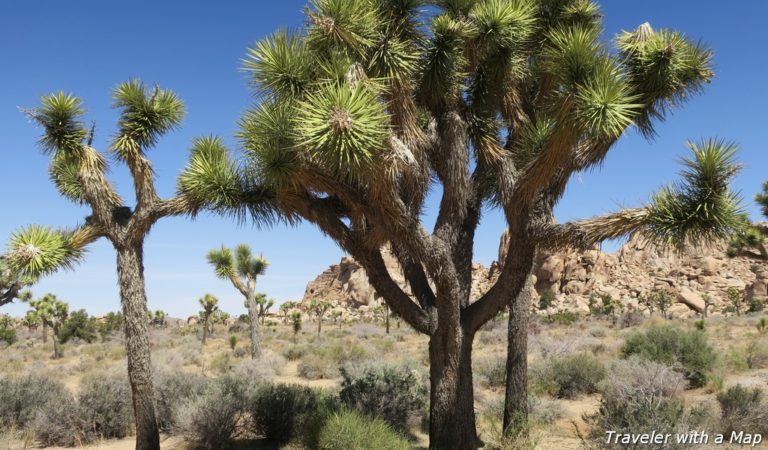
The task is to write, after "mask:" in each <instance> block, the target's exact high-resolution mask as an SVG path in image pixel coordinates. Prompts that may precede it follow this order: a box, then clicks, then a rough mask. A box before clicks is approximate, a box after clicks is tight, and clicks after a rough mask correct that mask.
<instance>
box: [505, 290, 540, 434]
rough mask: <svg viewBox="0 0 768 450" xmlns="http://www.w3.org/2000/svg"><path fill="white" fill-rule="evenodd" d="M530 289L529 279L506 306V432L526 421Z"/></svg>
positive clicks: (522, 425) (521, 425) (523, 424)
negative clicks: (507, 321)
mask: <svg viewBox="0 0 768 450" xmlns="http://www.w3.org/2000/svg"><path fill="white" fill-rule="evenodd" d="M532 289H533V287H532V286H531V283H530V279H529V281H528V283H526V285H525V287H524V288H523V289H522V290H521V291H520V293H519V294H518V295H517V297H515V298H514V299H513V300H512V302H511V303H510V305H509V325H508V329H507V364H506V394H505V398H504V425H503V426H504V432H505V433H507V432H509V431H513V430H515V429H516V427H524V426H525V424H526V422H527V421H528V312H529V310H530V307H531V290H532ZM518 429H519V428H518Z"/></svg>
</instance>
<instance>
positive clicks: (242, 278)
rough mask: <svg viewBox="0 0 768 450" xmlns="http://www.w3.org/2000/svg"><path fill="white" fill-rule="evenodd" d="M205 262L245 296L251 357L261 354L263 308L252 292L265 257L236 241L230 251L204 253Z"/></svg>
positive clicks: (257, 356)
mask: <svg viewBox="0 0 768 450" xmlns="http://www.w3.org/2000/svg"><path fill="white" fill-rule="evenodd" d="M208 263H209V264H210V265H211V266H213V269H214V271H215V272H216V276H218V277H219V278H222V279H225V280H229V281H230V282H232V285H233V286H235V288H236V289H237V290H238V291H240V293H241V294H242V295H243V297H245V308H246V309H247V310H248V317H249V318H250V319H251V320H250V322H249V324H248V327H249V329H250V332H251V358H253V359H257V358H259V357H261V338H260V330H259V317H260V316H261V311H263V305H262V304H260V303H259V300H258V299H259V297H258V295H257V294H256V280H257V278H258V277H259V276H260V275H264V272H266V270H267V265H268V264H269V263H268V262H267V260H266V259H264V258H262V257H260V256H254V255H253V254H252V252H251V248H250V247H249V246H247V245H245V244H240V245H238V246H237V247H236V248H235V254H234V256H233V255H232V250H230V249H229V248H227V247H224V246H222V247H221V249H218V250H211V251H210V252H208Z"/></svg>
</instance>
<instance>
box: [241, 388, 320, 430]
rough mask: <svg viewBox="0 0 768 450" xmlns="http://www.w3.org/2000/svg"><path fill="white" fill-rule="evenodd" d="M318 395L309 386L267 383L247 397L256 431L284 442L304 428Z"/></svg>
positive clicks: (315, 408) (316, 403)
mask: <svg viewBox="0 0 768 450" xmlns="http://www.w3.org/2000/svg"><path fill="white" fill-rule="evenodd" d="M317 406H318V395H317V393H316V392H315V391H313V390H312V389H310V388H308V387H306V386H299V385H287V384H277V385H273V384H264V385H261V386H259V387H258V388H257V389H256V390H255V392H254V393H253V395H252V396H251V399H250V400H249V401H248V406H247V409H248V412H250V414H251V417H252V418H253V421H254V425H255V430H254V431H255V432H256V434H259V435H263V436H264V437H266V438H267V439H268V440H270V441H273V442H275V443H278V444H285V443H287V442H290V441H291V440H293V439H294V438H295V437H296V436H297V435H298V433H299V432H300V431H301V430H302V429H303V428H304V424H305V422H306V421H307V420H308V417H309V416H310V414H312V413H313V412H314V411H316V410H317Z"/></svg>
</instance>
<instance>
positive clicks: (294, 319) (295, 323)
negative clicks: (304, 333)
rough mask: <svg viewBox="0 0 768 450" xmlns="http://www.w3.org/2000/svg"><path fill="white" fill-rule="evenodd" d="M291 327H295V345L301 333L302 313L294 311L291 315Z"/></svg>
mask: <svg viewBox="0 0 768 450" xmlns="http://www.w3.org/2000/svg"><path fill="white" fill-rule="evenodd" d="M291 326H292V327H293V343H294V344H295V343H296V338H297V336H298V335H299V332H300V331H301V313H300V312H298V311H294V312H292V313H291Z"/></svg>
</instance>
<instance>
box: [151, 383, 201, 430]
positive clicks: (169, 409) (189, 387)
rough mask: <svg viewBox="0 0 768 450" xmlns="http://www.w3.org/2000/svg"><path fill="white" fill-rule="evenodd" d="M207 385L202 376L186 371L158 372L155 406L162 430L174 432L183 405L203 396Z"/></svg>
mask: <svg viewBox="0 0 768 450" xmlns="http://www.w3.org/2000/svg"><path fill="white" fill-rule="evenodd" d="M205 385H206V380H205V377H203V376H202V375H197V374H194V373H189V372H184V371H173V372H158V373H157V375H156V376H155V405H156V415H157V425H158V426H159V427H160V429H161V430H163V431H170V430H173V429H174V428H175V427H176V418H177V416H178V411H179V408H180V407H181V405H183V404H184V403H186V402H189V401H190V400H192V399H194V398H196V397H198V396H199V395H201V394H202V393H203V391H204V389H205Z"/></svg>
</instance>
